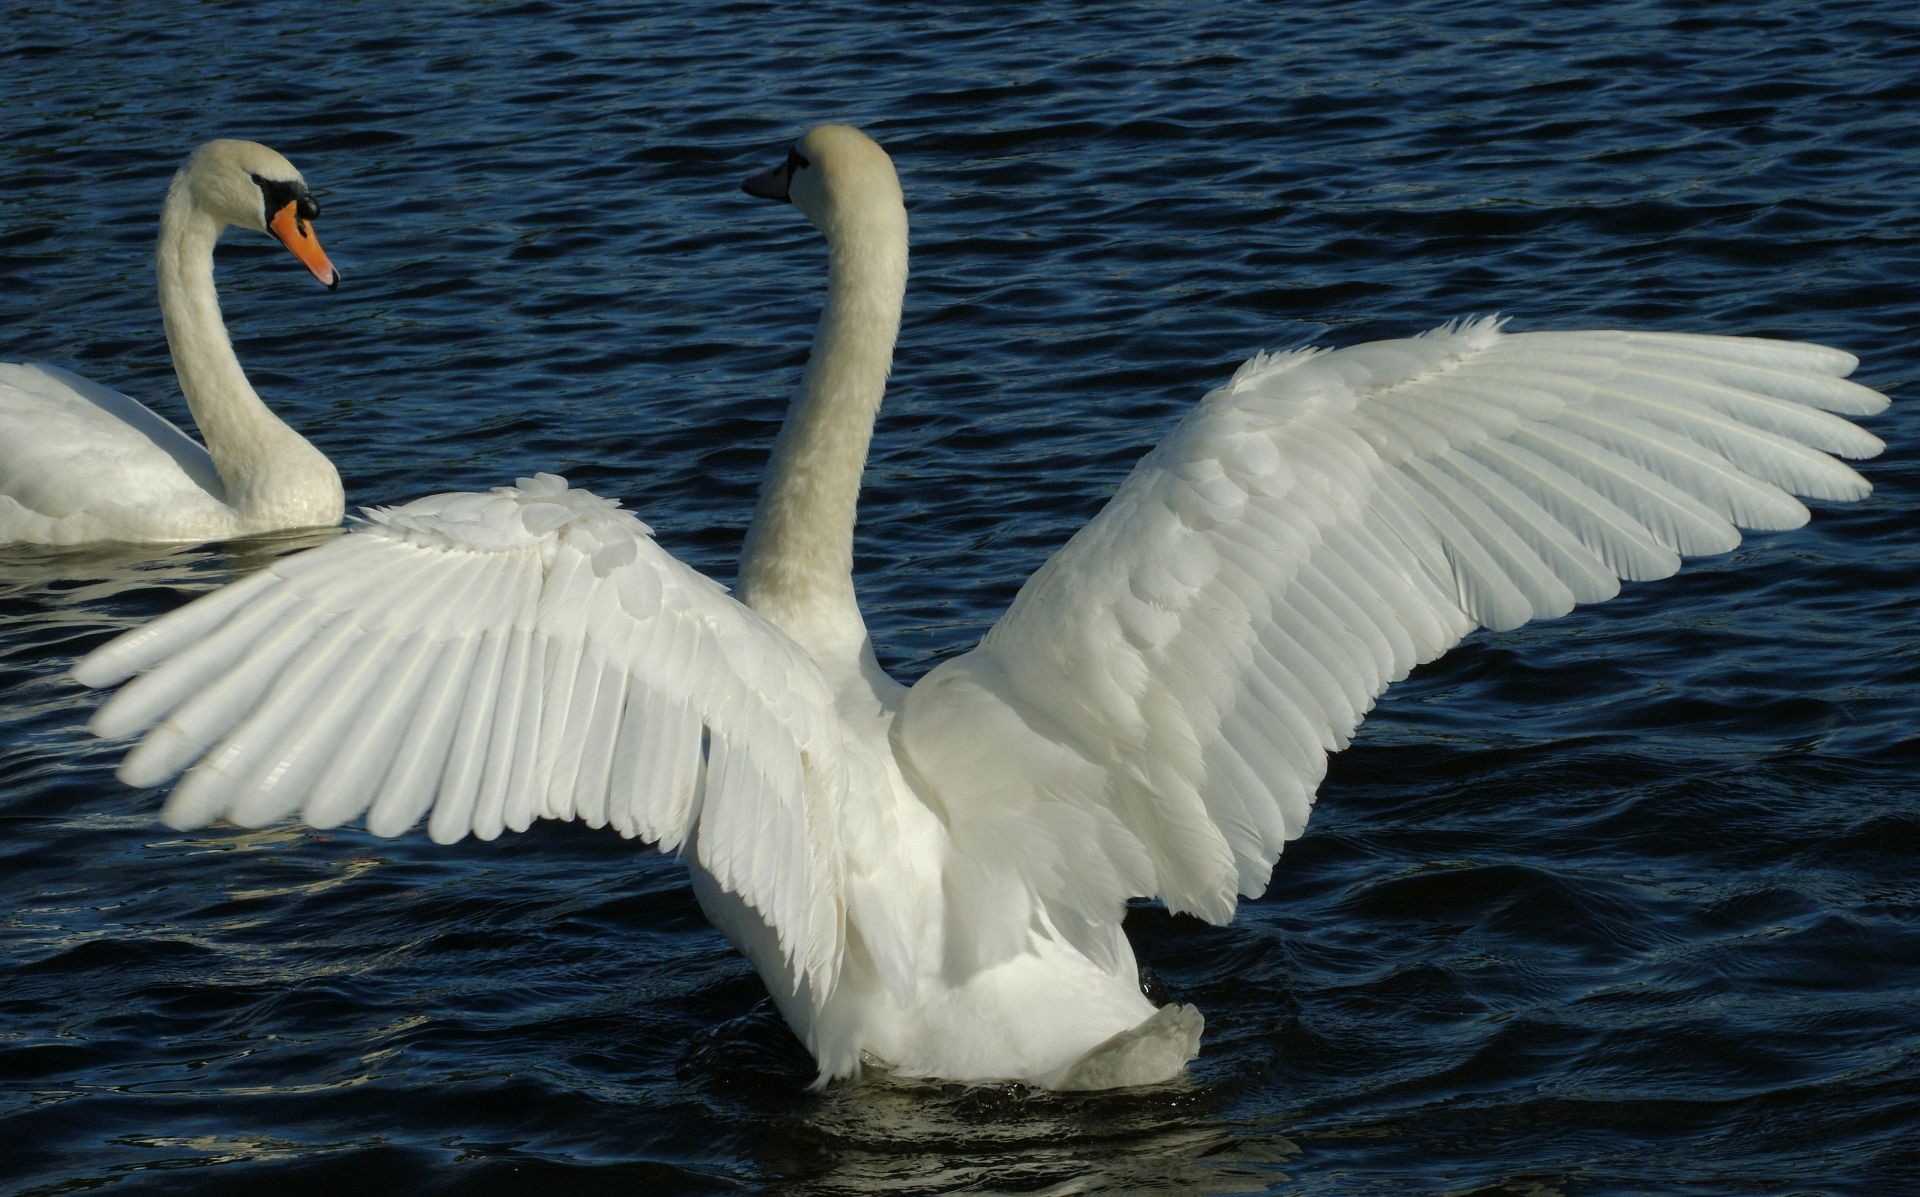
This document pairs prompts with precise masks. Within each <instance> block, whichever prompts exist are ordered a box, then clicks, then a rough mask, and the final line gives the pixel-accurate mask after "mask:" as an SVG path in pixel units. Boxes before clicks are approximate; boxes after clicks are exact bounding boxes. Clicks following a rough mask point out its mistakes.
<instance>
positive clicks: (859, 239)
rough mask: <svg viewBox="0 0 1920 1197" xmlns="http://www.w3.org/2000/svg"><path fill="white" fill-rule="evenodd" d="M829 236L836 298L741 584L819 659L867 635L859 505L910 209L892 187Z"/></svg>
mask: <svg viewBox="0 0 1920 1197" xmlns="http://www.w3.org/2000/svg"><path fill="white" fill-rule="evenodd" d="M895 194H896V195H897V192H896V193H895ZM829 244H830V259H829V265H828V270H827V303H826V308H825V310H824V311H823V312H822V313H821V315H820V325H819V328H818V329H817V330H816V331H815V333H814V338H813V352H812V355H811V356H810V357H809V358H808V361H807V371H806V375H805V377H804V378H802V380H801V383H800V390H799V393H798V394H796V395H795V396H794V399H793V404H792V406H791V407H789V408H788V409H787V420H786V423H785V424H784V425H783V426H782V427H781V429H780V437H779V440H778V441H777V442H776V443H775V445H774V449H773V460H772V461H771V462H770V463H769V465H768V468H767V476H766V481H765V482H764V483H762V485H761V488H760V504H759V506H758V507H757V508H756V509H755V510H754V515H753V524H752V526H751V528H750V529H749V530H748V532H747V541H746V546H745V548H744V549H743V551H742V553H741V559H740V578H739V592H740V598H741V600H742V601H743V602H745V603H746V604H747V605H748V606H750V607H752V608H754V609H755V610H756V611H759V612H760V613H761V614H762V615H765V616H766V617H767V618H769V619H771V620H772V621H773V622H774V623H776V624H778V625H780V627H781V628H782V629H783V630H785V631H786V632H787V633H788V634H789V635H791V636H793V637H794V638H795V639H796V640H798V641H799V642H800V643H801V644H802V645H803V646H805V647H806V648H807V649H808V650H809V651H810V652H812V653H813V654H814V656H815V657H816V659H826V658H837V659H839V660H843V661H853V660H856V659H857V658H858V657H859V655H860V654H861V652H862V651H863V650H864V649H865V648H866V640H867V630H866V623H865V621H864V620H862V619H861V617H860V608H859V605H858V603H857V602H856V600H855V598H854V593H853V523H854V508H855V504H856V502H857V501H858V499H859V497H860V475H861V473H862V472H863V471H864V470H865V469H866V464H867V445H868V443H869V442H870V441H871V440H872V437H873V421H874V416H875V415H876V414H877V413H878V411H879V408H880V399H881V397H882V395H883V394H884V393H885V392H886V385H887V371H888V369H889V368H890V367H891V365H892V362H893V343H894V339H895V337H896V336H897V335H898V334H899V331H900V306H901V301H902V298H903V297H904V296H905V294H906V287H907V214H906V209H905V208H904V207H903V206H902V205H901V204H900V202H899V201H898V199H896V198H892V197H888V199H887V202H885V203H877V204H875V205H874V209H873V210H871V211H867V212H864V213H861V214H860V218H859V219H858V220H857V221H849V222H848V224H847V225H846V226H845V227H842V228H839V229H837V230H835V231H833V232H830V233H829Z"/></svg>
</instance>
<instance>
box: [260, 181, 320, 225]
mask: <svg viewBox="0 0 1920 1197" xmlns="http://www.w3.org/2000/svg"><path fill="white" fill-rule="evenodd" d="M253 181H254V184H255V186H257V187H259V188H260V198H261V199H262V200H263V201H264V202H265V203H266V205H267V216H268V217H269V218H271V217H272V216H273V214H274V213H275V212H278V211H279V210H280V209H282V208H284V207H286V206H287V205H288V204H292V205H294V208H293V210H294V213H295V214H296V215H298V216H300V217H301V218H303V219H306V220H312V219H313V218H314V217H316V216H318V215H320V205H319V204H318V203H316V202H315V201H314V198H313V196H311V195H309V194H308V193H307V188H306V185H305V184H304V183H298V182H288V181H284V180H280V179H263V178H261V177H260V176H259V175H254V176H253Z"/></svg>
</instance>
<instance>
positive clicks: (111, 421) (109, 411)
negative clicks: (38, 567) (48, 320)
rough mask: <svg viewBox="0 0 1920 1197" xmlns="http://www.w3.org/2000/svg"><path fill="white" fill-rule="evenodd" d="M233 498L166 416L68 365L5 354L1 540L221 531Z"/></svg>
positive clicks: (0, 372) (0, 385)
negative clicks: (171, 529) (161, 528)
mask: <svg viewBox="0 0 1920 1197" xmlns="http://www.w3.org/2000/svg"><path fill="white" fill-rule="evenodd" d="M223 503H224V490H223V488H222V486H221V483H220V476H219V475H218V474H217V473H215V472H214V468H213V461H212V459H211V458H210V457H208V455H207V451H206V450H205V449H204V448H202V447H201V446H200V444H199V443H198V442H197V441H195V440H194V439H193V438H192V437H190V436H188V435H187V434H186V433H184V432H182V431H181V430H180V429H178V428H176V427H175V426H174V425H173V424H172V423H170V422H169V421H167V420H166V419H165V418H164V417H162V416H160V415H159V414H157V413H155V412H154V411H152V410H150V409H149V408H147V407H145V406H143V405H142V404H140V403H139V402H138V401H136V400H134V399H131V398H129V397H127V396H126V395H123V394H121V393H120V392H118V391H115V390H112V389H111V388H109V387H104V386H101V385H100V384H99V383H96V382H93V381H90V380H89V379H86V378H83V377H81V376H80V375H78V374H75V373H73V372H72V371H70V370H63V369H61V368H60V367H58V366H50V365H46V364H44V363H40V362H5V363H0V543H5V542H7V541H27V542H31V543H36V544H79V543H84V542H87V541H95V540H116V539H118V540H143V539H149V536H148V535H147V532H148V531H149V530H151V529H152V528H153V527H154V526H155V525H156V523H159V522H164V523H165V524H166V525H169V526H180V525H195V526H200V527H204V528H205V529H206V530H207V531H206V532H205V533H204V534H205V535H218V534H220V528H221V526H222V519H221V512H222V511H223V510H224V507H223ZM165 538H167V537H163V539H165Z"/></svg>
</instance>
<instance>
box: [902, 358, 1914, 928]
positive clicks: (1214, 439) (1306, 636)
mask: <svg viewBox="0 0 1920 1197" xmlns="http://www.w3.org/2000/svg"><path fill="white" fill-rule="evenodd" d="M1854 364H1855V362H1854V359H1853V358H1852V357H1851V356H1850V355H1848V354H1845V353H1841V352H1839V351H1837V350H1832V349H1827V348H1823V347H1819V346H1814V345H1803V344H1791V343H1784V342H1774V341H1762V340H1751V339H1743V338H1727V337H1701V336H1676V335H1665V334H1644V333H1627V332H1564V333H1556V332H1542V333H1525V334H1517V335H1508V334H1506V333H1503V332H1501V331H1500V329H1499V325H1498V323H1497V322H1495V321H1492V320H1485V321H1480V322H1477V323H1471V324H1467V325H1464V326H1448V327H1445V328H1441V329H1438V330H1436V331H1435V332H1433V333H1431V334H1428V335H1427V336H1424V337H1421V338H1418V339H1414V340H1402V341H1383V342H1378V343H1374V344H1368V345H1361V346H1357V347H1354V348H1351V349H1345V350H1341V351H1338V352H1333V353H1319V352H1313V351H1303V352H1295V353H1290V354H1282V355H1277V356H1266V355H1261V356H1259V357H1256V358H1254V359H1253V360H1252V361H1250V362H1248V363H1247V364H1246V365H1245V366H1243V367H1242V368H1241V369H1240V371H1239V372H1238V373H1237V374H1236V375H1235V376H1234V377H1233V380H1232V381H1231V382H1229V383H1228V384H1227V385H1226V386H1224V387H1222V388H1220V389H1219V390H1217V391H1214V392H1213V393H1211V394H1209V395H1208V396H1207V397H1206V399H1205V400H1204V401H1202V403H1201V404H1200V405H1199V407H1198V408H1197V409H1195V410H1194V411H1193V412H1192V413H1191V414H1190V415H1189V416H1188V417H1187V418H1186V420H1185V421H1183V422H1182V423H1181V425H1180V426H1179V427H1178V428H1177V429H1176V430H1175V431H1174V432H1173V433H1172V435H1170V436H1169V437H1168V438H1167V440H1166V441H1165V442H1164V443H1163V444H1161V445H1160V446H1159V447H1158V448H1157V449H1155V450H1154V451H1153V452H1152V453H1151V454H1149V455H1148V456H1147V457H1146V459H1145V460H1144V461H1142V462H1141V463H1140V465H1139V467H1138V468H1137V469H1136V470H1135V471H1134V472H1133V474H1132V475H1131V476H1130V477H1129V478H1128V479H1127V481H1126V483H1125V484H1124V485H1123V486H1122V487H1121V488H1120V490H1119V493H1118V494H1116V495H1115V497H1114V498H1113V500H1112V502H1110V503H1109V504H1108V505H1107V507H1106V508H1105V509H1104V510H1103V511H1101V513H1100V514H1099V515H1098V516H1097V517H1096V518H1095V519H1094V520H1093V521H1092V522H1091V523H1090V524H1088V525H1087V527H1086V528H1084V529H1082V530H1081V531H1080V533H1079V534H1078V535H1076V536H1074V537H1073V539H1072V540H1071V541H1070V542H1069V543H1068V544H1067V545H1066V546H1065V547H1064V548H1062V549H1061V550H1060V551H1059V552H1058V553H1056V554H1055V555H1054V556H1053V558H1052V559H1051V560H1049V561H1048V562H1047V563H1046V564H1045V566H1043V567H1042V568H1041V569H1040V571H1039V572H1038V573H1036V574H1035V575H1034V576H1033V578H1032V579H1031V580H1029V581H1028V582H1027V584H1026V586H1025V587H1024V588H1023V589H1022V590H1021V591H1020V594H1019V596H1018V597H1017V598H1016V599H1015V600H1014V603H1013V606H1012V608H1011V609H1010V610H1009V611H1008V612H1007V614H1006V615H1005V617H1003V618H1002V619H1001V620H1000V622H999V623H998V624H996V625H995V626H994V628H993V629H992V630H991V631H990V632H989V633H988V634H987V636H986V638H985V639H984V640H983V641H982V643H981V644H980V645H979V646H978V647H977V648H975V649H974V650H973V651H971V652H969V653H967V654H965V655H964V656H961V657H958V658H956V659H954V660H951V661H948V662H946V663H944V664H943V665H941V666H940V667H938V668H937V669H935V670H933V671H932V672H931V673H930V674H928V675H927V676H926V677H925V678H923V679H922V680H921V681H920V683H919V684H918V685H916V686H915V687H914V688H913V690H912V691H911V692H910V693H909V695H908V697H907V700H906V708H905V714H904V718H903V720H902V722H901V724H900V729H899V733H898V734H899V741H900V744H901V747H902V749H903V754H904V755H905V756H906V757H907V759H908V760H909V761H911V763H912V765H913V767H914V769H915V770H916V771H917V772H918V773H919V774H920V775H921V776H922V777H923V778H927V779H932V781H933V784H932V785H931V786H930V787H929V789H930V791H931V792H932V793H934V794H935V795H937V796H938V799H939V801H940V802H941V803H942V804H943V805H944V806H945V807H946V813H947V815H948V817H949V820H950V822H951V824H952V825H953V827H954V834H955V836H956V840H957V842H958V843H959V845H960V847H961V849H962V854H963V855H964V856H965V857H966V858H967V859H966V860H965V861H963V862H962V864H961V866H959V867H957V868H956V871H955V877H956V878H957V879H956V880H954V881H952V882H951V884H954V885H959V886H972V887H973V888H974V889H975V890H976V891H977V892H975V893H971V894H969V895H956V897H964V898H965V900H967V901H969V902H971V903H972V906H973V908H975V909H980V908H986V907H991V906H993V905H994V904H996V903H999V904H1002V905H1006V904H1009V903H1011V905H1009V906H1008V909H1007V914H1008V916H1009V918H1010V919H1012V920H1019V919H1022V918H1023V917H1024V916H1025V914H1026V912H1025V910H1024V907H1022V902H1023V901H1024V898H1023V897H1022V896H1021V895H1022V893H1023V891H1022V890H1021V889H1020V888H1019V887H1015V886H1009V885H1006V884H1004V881H1005V878H1004V877H996V874H997V873H999V872H1001V871H1003V870H1004V869H1006V868H1017V869H1019V870H1021V871H1022V872H1023V874H1024V879H1025V880H1026V881H1028V882H1029V883H1030V887H1031V888H1032V889H1034V890H1037V891H1038V892H1039V893H1040V894H1041V895H1042V896H1043V897H1047V898H1049V899H1050V901H1052V902H1053V904H1054V905H1053V906H1052V907H1051V908H1050V909H1051V914H1052V917H1054V919H1055V921H1056V922H1060V921H1061V920H1062V918H1063V917H1064V918H1065V919H1066V920H1068V921H1073V920H1075V919H1077V917H1078V916H1079V915H1082V914H1084V915H1087V916H1090V917H1098V916H1100V915H1101V914H1102V912H1103V911H1104V912H1105V917H1109V918H1110V917H1111V910H1112V906H1111V904H1112V903H1117V902H1118V901H1119V900H1120V899H1121V898H1124V897H1126V896H1128V895H1132V894H1149V895H1150V894H1159V895H1161V896H1162V897H1164V898H1165V900H1166V902H1167V904H1168V905H1169V906H1170V907H1172V908H1173V909H1176V910H1184V911H1190V912H1193V913H1195V914H1198V915H1201V916H1203V917H1205V918H1208V919H1210V920H1214V921H1223V920H1225V919H1227V918H1229V917H1231V915H1232V912H1233V909H1234V906H1235V900H1236V899H1235V895H1236V894H1245V895H1248V896H1255V895H1258V894H1259V893H1260V892H1262V890H1263V889H1264V888H1265V886H1266V883H1267V879H1268V876H1269V874H1270V872H1271V870H1272V866H1273V863H1274V861H1275V859H1276V858H1277V856H1278V854H1279V852H1280V848H1281V845H1282V843H1283V842H1284V841H1286V840H1288V839H1291V838H1293V837H1294V836H1297V835H1299V834H1300V832H1301V830H1302V828H1303V827H1304V826H1305V824H1306V821H1307V812H1308V807H1309V805H1310V804H1311V802H1312V800H1313V796H1314V791H1315V789H1316V787H1317V786H1318V785H1319V782H1320V779H1321V778H1322V776H1323V775H1324V774H1325V772H1326V757H1327V754H1328V753H1330V752H1333V751H1336V750H1338V749H1340V748H1342V747H1344V746H1345V745H1346V743H1347V740H1348V737H1350V736H1351V735H1352V734H1353V731H1354V729H1355V728H1356V727H1357V726H1358V725H1359V723H1360V720H1361V717H1362V716H1363V715H1364V714H1365V713H1366V712H1367V711H1368V709H1370V708H1371V706H1372V705H1373V702H1374V700H1375V698H1376V697H1377V696H1378V695H1379V694H1380V692H1381V691H1382V690H1384V689H1385V688H1386V687H1387V685H1388V684H1389V683H1391V682H1393V681H1395V680H1397V679H1399V678H1401V677H1404V676H1406V674H1407V672H1408V670H1410V669H1412V668H1413V667H1414V666H1415V665H1416V664H1419V663H1421V662H1424V661H1428V660H1431V659H1433V658H1434V657H1437V656H1439V655H1440V654H1441V653H1443V652H1445V651H1446V650H1447V649H1448V648H1449V647H1451V646H1452V645H1454V644H1456V643H1458V642H1459V641H1460V639H1461V638H1462V637H1464V636H1465V635H1466V634H1467V633H1468V632H1470V631H1472V630H1473V629H1474V628H1475V627H1489V628H1510V627H1514V626H1515V625H1518V624H1521V623H1525V622H1526V621H1527V620H1530V619H1539V618H1550V617H1553V616H1557V615H1562V614H1565V613H1566V612H1567V611H1568V610H1570V609H1571V608H1572V607H1573V606H1574V605H1575V604H1576V603H1584V602H1593V601H1596V600H1599V599H1604V598H1608V597H1610V596H1612V595H1613V594H1614V593H1616V592H1617V591H1618V590H1619V587H1620V579H1622V578H1659V577H1664V576H1666V575H1668V574H1671V573H1673V572H1674V571H1675V570H1677V569H1678V568H1679V566H1680V559H1681V557H1683V556H1692V555H1696V554H1702V553H1719V552H1724V551H1726V550H1728V549H1731V548H1733V547H1734V545H1735V544H1736V543H1738V541H1739V533H1738V532H1737V531H1736V526H1739V527H1745V528H1756V529H1778V528H1791V527H1796V526H1798V525H1799V524H1801V523H1803V522H1804V521H1805V520H1806V518H1807V510H1806V508H1805V507H1804V506H1802V505H1801V504H1800V502H1799V501H1798V500H1796V499H1795V498H1794V497H1793V495H1795V494H1798V495H1803V496H1807V497H1812V498H1818V499H1826V500H1845V499H1858V498H1861V497H1862V496H1864V495H1866V494H1867V492H1868V486H1867V483H1866V482H1865V481H1864V480H1863V479H1862V478H1861V477H1860V476H1859V475H1858V474H1856V473H1855V472H1854V471H1853V470H1852V469H1850V468H1848V467H1847V466H1845V465H1843V464H1841V463H1840V462H1838V461H1836V460H1834V459H1833V457H1830V456H1829V454H1838V455H1841V456H1845V457H1870V456H1872V455H1874V454H1875V453H1878V452H1879V451H1880V449H1881V443H1880V441H1879V440H1877V439H1876V438H1874V437H1873V436H1871V435H1869V434H1867V433H1866V432H1863V431H1861V430H1860V429H1858V428H1856V427H1854V426H1853V425H1852V424H1851V423H1849V422H1848V421H1846V420H1844V419H1841V418H1839V416H1836V415H1833V414H1830V413H1833V412H1840V413H1845V414H1848V415H1867V414H1871V413H1873V412H1877V411H1880V410H1881V409H1883V408H1884V407H1885V406H1886V403H1887V400H1886V398H1885V397H1884V396H1882V395H1880V394H1878V393H1876V392H1874V391H1871V390H1868V389H1867V388H1865V387H1862V386H1859V385H1857V384H1854V383H1850V382H1846V381H1843V376H1844V375H1846V374H1847V373H1848V372H1849V371H1851V370H1852V368H1853V366H1854ZM1790 492H1791V493H1790ZM969 837H971V842H969ZM1009 895H1011V896H1009ZM1014 907H1022V908H1021V909H1014ZM1063 911H1064V916H1063ZM1063 930H1067V931H1069V933H1071V932H1072V928H1071V927H1064V928H1063ZM983 950H986V951H987V952H988V954H989V955H991V954H992V951H991V947H990V946H989V947H988V948H986V949H983Z"/></svg>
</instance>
